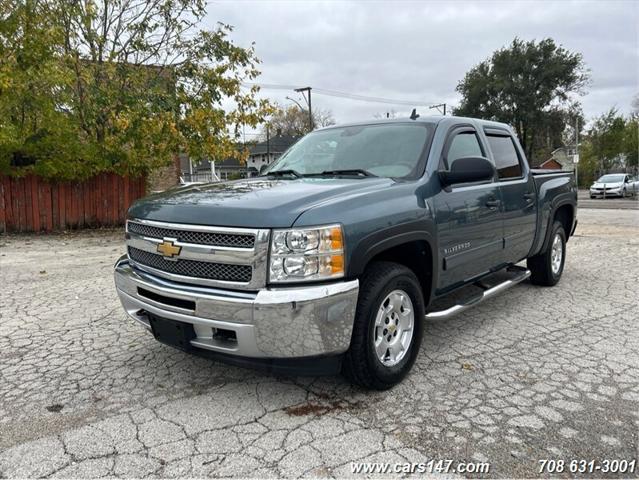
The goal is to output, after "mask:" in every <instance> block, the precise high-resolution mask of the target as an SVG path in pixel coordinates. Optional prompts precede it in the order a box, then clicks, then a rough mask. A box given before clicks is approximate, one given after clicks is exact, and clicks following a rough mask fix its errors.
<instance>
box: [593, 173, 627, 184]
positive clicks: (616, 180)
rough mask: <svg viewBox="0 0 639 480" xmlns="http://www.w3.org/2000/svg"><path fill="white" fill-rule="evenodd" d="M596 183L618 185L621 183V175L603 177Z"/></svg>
mask: <svg viewBox="0 0 639 480" xmlns="http://www.w3.org/2000/svg"><path fill="white" fill-rule="evenodd" d="M597 182H598V183H619V182H623V175H604V176H603V177H601V178H600V179H599V180H597Z"/></svg>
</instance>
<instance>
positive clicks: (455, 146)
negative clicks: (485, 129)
mask: <svg viewBox="0 0 639 480" xmlns="http://www.w3.org/2000/svg"><path fill="white" fill-rule="evenodd" d="M483 156H484V152H483V151H482V149H481V145H480V144H479V139H478V138H477V134H476V133H475V132H472V131H465V132H459V133H458V134H456V135H455V136H454V137H453V139H452V141H451V142H450V146H449V147H448V153H447V154H446V162H447V165H445V168H448V169H449V170H450V168H451V167H452V166H453V163H455V160H457V159H459V158H463V157H483Z"/></svg>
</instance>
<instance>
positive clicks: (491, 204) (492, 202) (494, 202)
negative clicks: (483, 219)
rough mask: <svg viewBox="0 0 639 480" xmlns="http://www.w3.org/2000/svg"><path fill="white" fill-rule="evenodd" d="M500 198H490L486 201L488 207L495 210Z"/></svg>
mask: <svg viewBox="0 0 639 480" xmlns="http://www.w3.org/2000/svg"><path fill="white" fill-rule="evenodd" d="M499 203H500V202H499V200H488V201H487V202H486V206H487V207H488V208H490V209H491V210H494V209H495V208H497V207H498V206H499Z"/></svg>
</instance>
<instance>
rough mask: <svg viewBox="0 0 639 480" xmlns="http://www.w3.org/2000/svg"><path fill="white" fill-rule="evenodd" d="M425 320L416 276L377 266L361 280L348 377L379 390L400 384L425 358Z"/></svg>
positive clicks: (348, 355) (346, 366) (391, 266)
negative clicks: (418, 359)
mask: <svg viewBox="0 0 639 480" xmlns="http://www.w3.org/2000/svg"><path fill="white" fill-rule="evenodd" d="M424 315H425V313H424V299H423V295H422V291H421V286H420V284H419V281H418V280H417V278H416V277H415V274H414V273H413V272H412V271H411V270H410V269H408V268H406V267H404V266H403V265H399V264H396V263H391V262H374V263H372V264H371V265H370V266H369V267H368V268H367V269H366V272H365V273H364V275H363V276H362V278H361V283H360V291H359V299H358V303H357V312H356V314H355V323H354V325H353V336H352V339H351V346H350V349H349V350H348V352H347V353H346V356H345V358H344V374H345V375H346V377H347V378H349V379H350V380H351V381H352V382H354V383H357V384H358V385H360V386H362V387H365V388H372V389H376V390H386V389H388V388H390V387H392V386H393V385H396V384H397V383H399V382H400V381H401V380H402V379H403V378H404V377H405V376H406V374H407V373H408V372H409V371H410V369H411V367H412V366H413V363H414V362H415V358H416V357H417V354H418V352H419V346H420V344H421V340H422V333H423V325H424Z"/></svg>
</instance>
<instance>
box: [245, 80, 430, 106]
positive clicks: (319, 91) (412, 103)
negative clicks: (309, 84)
mask: <svg viewBox="0 0 639 480" xmlns="http://www.w3.org/2000/svg"><path fill="white" fill-rule="evenodd" d="M243 85H245V86H249V87H253V86H257V87H260V88H263V89H265V90H295V89H299V88H300V87H299V86H297V85H279V84H273V83H253V82H243ZM313 92H314V93H316V94H318V95H326V96H329V97H339V98H346V99H349V100H359V101H363V102H371V103H388V104H390V105H407V106H411V107H429V106H430V105H432V104H433V103H434V102H422V101H414V100H397V99H392V98H384V97H372V96H368V95H359V94H356V93H347V92H340V91H338V90H329V89H326V88H317V87H313Z"/></svg>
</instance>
